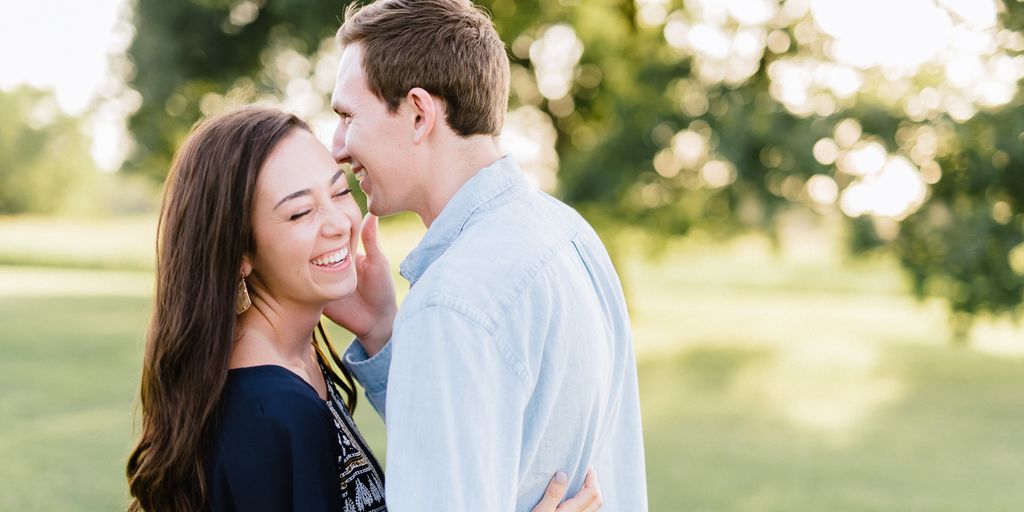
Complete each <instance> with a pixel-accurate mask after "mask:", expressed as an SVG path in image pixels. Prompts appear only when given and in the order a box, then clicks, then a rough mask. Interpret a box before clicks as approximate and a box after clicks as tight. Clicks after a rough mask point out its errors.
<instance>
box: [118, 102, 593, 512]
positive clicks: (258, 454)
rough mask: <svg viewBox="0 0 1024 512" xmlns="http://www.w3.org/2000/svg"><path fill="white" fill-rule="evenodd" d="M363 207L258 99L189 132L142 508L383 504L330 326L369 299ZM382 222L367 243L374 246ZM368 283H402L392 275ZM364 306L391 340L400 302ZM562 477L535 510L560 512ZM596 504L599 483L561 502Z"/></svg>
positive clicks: (146, 411) (311, 140)
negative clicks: (362, 261)
mask: <svg viewBox="0 0 1024 512" xmlns="http://www.w3.org/2000/svg"><path fill="white" fill-rule="evenodd" d="M360 216H361V213H360V210H359V207H358V206H357V205H356V203H355V202H354V201H353V199H352V196H351V193H350V190H349V188H348V184H347V180H346V179H345V176H344V175H343V173H342V172H341V171H339V170H338V169H337V165H336V164H335V163H334V161H333V159H332V158H331V157H330V155H329V153H328V151H327V150H326V148H324V147H323V146H322V145H321V144H320V143H319V141H317V139H316V138H315V137H314V136H313V134H312V133H311V132H310V130H309V127H308V126H307V125H306V124H305V123H304V122H302V121H301V120H299V119H298V118H296V117H295V116H292V115H290V114H286V113H282V112H280V111H277V110H273V109H267V108H260V107H248V108H244V109H241V110H238V111H235V112H232V113H229V114H226V115H223V116H220V117H217V118H214V119H211V120H208V121H205V122H203V123H200V124H199V125H198V127H197V128H196V129H195V130H194V132H193V133H192V134H191V135H190V136H189V138H188V140H187V141H186V142H185V144H184V145H183V146H182V148H181V149H180V150H179V151H178V154H177V155H176V157H175V160H174V163H173V165H172V168H171V172H170V174H169V175H168V178H167V186H166V190H165V195H164V201H163V207H162V211H161V216H160V224H159V238H158V243H157V287H156V300H155V304H154V310H153V317H152V320H151V324H150V331H149V335H148V339H147V343H146V354H145V360H144V363H143V373H142V385H141V401H142V420H143V421H142V434H141V436H140V439H139V441H138V444H137V446H136V447H135V449H134V450H133V451H132V453H131V455H130V457H129V460H128V467H127V475H128V481H129V488H130V492H131V495H132V497H133V499H132V501H131V504H130V505H129V510H159V511H164V510H173V511H186V510H187V511H193V510H245V511H250V510H301V511H320V510H324V511H328V510H329V511H339V512H348V511H349V510H353V511H360V512H370V511H383V510H386V505H385V503H384V482H383V472H382V471H381V469H380V466H379V464H378V463H377V461H376V459H374V457H373V455H372V454H371V453H370V451H369V449H368V448H367V445H366V443H365V441H364V440H363V439H362V437H361V436H360V435H359V432H358V430H357V429H356V426H355V424H354V423H353V421H352V417H351V415H350V414H351V412H352V410H354V407H355V404H356V393H355V385H354V382H353V380H352V378H351V376H350V375H349V374H348V372H347V371H346V370H345V368H344V366H343V365H342V364H341V360H340V358H339V357H338V355H337V353H336V352H335V351H334V350H333V348H332V347H331V345H330V344H329V343H328V342H327V339H326V336H325V335H324V331H323V327H322V326H321V325H320V323H319V321H320V317H321V313H322V312H323V309H324V307H325V306H326V305H327V304H328V303H330V302H332V301H337V300H338V299H342V298H348V299H346V301H343V303H351V304H353V307H357V308H358V307H364V308H366V307H367V304H366V302H365V301H362V302H361V301H360V300H358V299H352V297H354V296H356V295H358V294H355V291H356V287H357V283H358V277H357V272H356V265H354V263H355V259H356V244H357V240H358V239H359V232H360V227H359V224H360ZM375 222H376V221H375V219H374V218H373V217H368V222H367V227H366V229H365V230H364V235H363V240H364V244H372V247H371V248H372V249H373V250H374V251H377V250H378V249H379V248H378V247H377V246H376V237H375V232H376V223H375ZM362 288H363V290H362V293H363V294H365V295H371V296H372V295H376V297H378V298H379V297H381V296H385V297H387V296H388V294H393V293H394V292H393V284H392V283H391V282H390V277H389V276H388V277H384V278H383V279H380V278H378V279H377V282H368V283H363V286H362ZM366 290H370V291H369V292H366ZM378 302H380V301H378ZM387 302H388V301H383V303H387ZM391 302H392V303H393V296H392V299H391ZM336 304H337V303H336ZM367 315H368V317H371V318H372V319H373V322H368V330H369V329H371V328H372V330H373V331H375V332H374V334H375V335H381V336H385V339H386V337H389V336H390V332H386V331H387V330H388V329H389V328H390V324H391V320H392V319H393V315H394V311H393V308H390V310H389V308H384V309H383V310H377V311H374V310H372V308H370V309H367ZM369 324H372V325H369ZM339 390H340V392H339ZM342 394H344V397H342V396H341V395H342ZM424 470H427V469H426V468H425V469H424ZM565 480H566V479H565V478H564V474H563V473H559V475H557V476H556V477H555V478H553V479H552V482H551V485H550V486H549V488H548V492H547V493H546V494H545V497H544V499H543V500H542V501H541V503H540V504H538V506H537V508H536V509H535V510H537V511H540V510H556V508H555V507H556V505H557V504H558V502H559V501H560V499H561V498H562V496H563V495H564V492H565V486H566V483H565ZM599 506H600V491H599V490H598V489H597V486H596V481H594V479H593V478H591V477H588V484H587V486H586V487H585V488H584V490H583V491H581V493H580V495H578V496H576V497H575V498H573V499H571V500H569V501H567V502H566V503H565V504H563V505H562V506H560V507H558V509H557V510H596V508H597V507H599Z"/></svg>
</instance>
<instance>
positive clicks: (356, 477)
mask: <svg viewBox="0 0 1024 512" xmlns="http://www.w3.org/2000/svg"><path fill="white" fill-rule="evenodd" d="M319 363H320V371H321V372H323V374H324V382H326V384H327V408H328V409H329V410H330V411H331V416H332V418H333V420H334V431H335V432H336V433H337V445H338V460H337V466H338V479H339V481H340V482H339V483H340V490H341V501H342V503H343V504H344V512H386V511H387V506H386V505H385V504H384V472H383V471H381V469H380V465H379V464H378V463H377V460H376V459H374V458H373V454H372V453H370V448H369V446H368V445H367V444H366V440H364V439H363V437H362V435H360V434H359V430H358V429H357V428H356V424H355V421H353V420H352V416H351V415H349V413H348V410H347V409H345V405H344V403H343V402H342V401H341V397H340V396H339V395H338V391H337V390H336V389H335V388H334V384H332V383H331V380H330V375H329V374H328V373H327V370H326V368H324V363H323V362H322V361H319Z"/></svg>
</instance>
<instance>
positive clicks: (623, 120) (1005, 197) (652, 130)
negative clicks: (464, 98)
mask: <svg viewBox="0 0 1024 512" xmlns="http://www.w3.org/2000/svg"><path fill="white" fill-rule="evenodd" d="M343 3H344V2H342V3H339V2H337V1H326V0H318V1H303V2H299V1H297V0H293V1H289V0H274V1H266V2H259V3H257V5H259V6H260V7H259V11H258V15H257V16H256V17H255V19H254V20H252V21H251V22H249V23H243V24H240V25H239V24H232V23H231V22H230V19H231V12H232V9H233V8H235V7H236V6H237V5H238V3H237V2H234V1H233V0H191V1H183V2H163V1H160V0H139V1H138V2H137V5H136V11H135V17H134V23H135V26H136V34H137V35H136V38H135V42H134V43H133V45H132V46H131V48H130V51H129V54H130V58H131V60H132V61H133V63H134V68H135V71H134V74H133V76H132V77H131V81H130V83H131V86H132V87H134V88H136V89H137V90H138V91H139V92H140V93H141V94H142V98H143V102H142V107H141V108H140V109H139V111H138V112H137V113H136V114H135V115H134V116H133V117H132V119H131V131H132V133H133V134H134V135H135V137H136V139H137V141H138V143H139V145H138V151H137V152H136V153H135V154H134V155H133V156H132V158H131V159H130V161H129V162H128V164H127V166H126V167H127V169H128V170H130V171H131V172H135V173H141V174H144V175H148V176H151V177H153V178H154V179H157V180H159V179H160V178H161V177H162V175H163V174H164V173H165V172H166V169H167V164H168V161H169V158H170V157H171V155H172V153H173V149H174V148H175V147H176V145H177V144H178V142H179V141H180V139H181V137H182V136H183V135H184V134H185V133H186V132H187V130H188V128H189V127H190V126H191V124H192V123H193V122H194V120H195V119H197V118H198V117H200V116H201V114H202V103H203V99H204V96H207V95H208V94H209V93H215V94H219V95H221V96H226V95H229V94H231V93H233V94H235V95H236V97H241V98H242V99H246V98H254V97H257V96H259V95H261V94H271V95H274V94H278V95H279V94H280V93H281V91H280V90H276V89H275V87H278V85H277V84H275V83H274V82H273V81H272V80H269V79H268V78H267V73H266V72H265V68H266V66H267V65H268V60H269V57H268V53H267V51H268V49H272V48H279V47H282V46H286V47H290V48H293V49H295V50H296V51H298V52H299V53H301V54H304V55H309V54H312V53H314V52H315V51H317V50H319V49H321V48H323V47H324V45H328V46H329V45H330V44H331V43H330V38H331V36H332V35H333V33H334V31H335V30H336V29H337V27H338V26H339V20H340V19H341V17H342V12H343V7H344V6H343V5H342V4H343ZM479 3H480V4H481V5H483V6H484V7H485V8H487V9H488V11H489V12H491V13H492V15H493V19H494V22H495V25H496V26H497V28H498V30H499V33H500V34H501V35H502V37H503V38H504V39H505V41H506V42H507V43H508V45H509V48H510V54H511V56H512V57H513V67H514V68H515V69H520V68H521V69H525V70H527V71H529V70H532V68H533V66H534V64H535V63H533V62H532V61H531V60H530V56H529V55H528V52H526V51H524V50H523V48H525V46H524V41H525V42H526V44H528V42H529V41H530V40H531V39H533V38H536V37H538V36H539V35H540V34H541V33H542V32H543V31H544V29H545V28H547V27H549V26H551V25H552V24H555V23H567V24H569V25H570V26H572V27H573V29H574V30H575V33H576V35H577V37H578V38H579V40H580V41H581V42H582V44H583V47H584V51H583V54H582V57H581V59H580V62H579V65H578V67H577V72H576V77H575V80H574V83H573V86H572V88H571V90H570V94H569V98H570V99H571V102H572V108H571V111H570V112H569V113H566V112H565V110H566V109H565V108H564V105H563V106H558V105H555V107H558V108H553V107H552V101H549V100H546V99H543V98H541V97H539V96H538V95H537V94H536V91H532V92H531V91H530V90H529V87H526V88H523V87H518V88H517V87H514V88H513V89H514V90H513V93H514V94H513V98H512V105H511V106H512V108H515V107H517V106H520V105H523V104H535V105H537V106H538V107H540V108H541V109H542V110H544V111H545V112H546V113H548V114H549V115H550V116H551V118H552V119H553V120H554V126H555V128H556V129H557V133H558V139H557V150H558V155H559V159H560V165H559V173H558V194H560V195H561V196H562V197H563V198H564V199H565V200H567V201H568V202H569V203H571V204H573V205H574V206H576V207H577V208H579V209H581V210H583V211H585V212H587V214H588V215H589V216H590V217H591V218H592V219H594V220H595V221H596V222H599V223H603V224H606V225H607V224H615V223H626V224H632V225H642V226H644V227H646V228H648V229H650V230H652V231H654V232H658V233H662V234H666V235H671V234H681V233H687V232H689V231H690V230H692V229H694V228H699V229H701V230H705V231H710V232H713V233H715V234H716V235H721V236H728V235H730V234H735V233H738V232H742V231H744V230H749V229H756V230H764V231H767V232H769V233H772V232H774V230H775V229H776V227H777V222H778V214H779V213H780V212H784V211H787V210H788V209H791V208H793V207H804V206H806V203H808V202H809V201H808V200H807V198H806V197H800V194H794V193H787V192H784V191H783V190H782V189H783V188H784V187H783V186H781V185H780V184H785V183H786V180H787V179H789V178H791V177H793V178H796V179H797V180H799V181H798V182H796V181H794V183H799V184H802V183H803V182H804V181H805V180H807V178H809V177H811V176H812V175H815V174H824V175H827V176H832V177H833V178H835V180H836V181H837V182H839V183H840V185H842V184H843V183H844V179H845V181H846V182H848V181H849V179H848V177H844V176H842V175H841V174H840V173H839V172H838V171H836V170H835V169H834V168H832V166H825V165H822V164H821V163H819V162H818V161H817V160H816V159H815V157H814V156H813V154H812V146H813V145H814V143H815V141H817V140H819V139H821V138H823V137H828V136H830V135H831V134H832V133H833V131H834V129H835V127H836V125H837V124H838V123H839V122H840V121H842V120H843V119H848V118H849V119H855V120H857V121H858V122H859V124H860V125H861V126H862V127H863V133H864V135H865V137H869V138H871V139H872V140H877V141H880V142H881V143H882V144H883V145H884V146H885V147H886V149H887V150H888V151H889V152H891V153H894V154H895V153H898V152H900V151H901V150H903V151H905V150H906V148H905V147H902V146H904V144H901V142H900V141H899V136H898V133H899V131H900V129H903V128H905V129H914V128H915V127H920V126H925V125H927V126H929V127H933V128H935V129H936V130H939V131H942V133H945V134H947V135H948V137H949V140H950V141H952V143H951V145H948V147H944V149H943V151H942V152H941V153H940V154H938V155H937V156H936V161H937V163H938V164H939V165H940V166H941V169H942V179H941V180H940V181H939V182H938V183H937V184H935V185H934V186H933V187H931V190H930V196H929V198H928V200H927V202H926V204H925V205H924V206H923V207H921V208H920V209H919V210H917V211H916V213H913V214H912V215H909V216H908V217H907V218H905V219H900V220H901V222H900V223H899V225H898V227H897V229H898V234H897V235H896V236H892V234H891V231H892V230H891V227H890V229H888V230H883V232H881V233H880V232H879V229H878V223H877V222H876V221H875V220H873V219H870V218H867V217H860V218H855V219H851V220H850V221H849V223H848V225H849V229H848V232H849V239H848V247H849V249H850V251H851V252H853V253H862V252H866V251H875V250H882V251H889V252H892V253H894V254H896V255H897V256H898V257H899V260H900V261H901V263H902V264H903V267H904V269H905V270H906V272H907V275H908V276H909V277H910V278H911V280H912V281H913V283H914V287H913V289H914V290H915V292H916V293H918V294H919V295H920V296H922V297H923V296H928V295H932V296H939V297H943V298H944V299H946V300H947V302H948V304H949V306H950V308H951V311H953V312H954V315H953V316H952V318H953V319H954V320H955V327H956V332H957V333H958V334H960V335H962V334H963V333H965V332H966V329H967V327H968V326H969V323H970V318H971V317H972V315H973V314H976V313H979V312H1000V313H1002V312H1010V313H1013V314H1017V313H1018V312H1019V311H1020V304H1021V300H1022V297H1024V295H1022V293H1024V276H1022V274H1024V262H1021V263H1019V264H1018V265H1017V268H1016V270H1015V269H1014V266H1013V265H1011V260H1012V259H1013V256H1012V255H1011V252H1012V250H1013V249H1014V248H1015V247H1018V246H1019V244H1020V243H1021V242H1022V241H1024V216H1022V215H1021V213H1020V212H1021V211H1022V208H1024V205H1022V204H1021V200H1022V199H1021V198H1024V172H1022V168H1024V167H1022V166H1024V149H1022V145H1021V144H1020V137H1021V134H1022V133H1024V111H1022V110H1021V109H1019V108H1016V106H1017V105H1018V104H1019V101H1018V100H1019V94H1018V98H1017V100H1015V101H1014V102H1012V103H1011V104H1010V105H1007V106H1005V107H1003V108H1000V109H996V110H989V111H982V112H980V113H978V114H977V115H975V116H973V117H972V118H970V119H969V120H967V121H965V122H957V121H954V120H953V119H951V118H950V117H949V116H948V115H945V114H942V113H939V114H938V115H932V116H929V117H928V118H926V119H919V120H910V119H907V116H906V114H904V113H903V112H902V111H900V110H899V109H894V108H892V106H891V105H887V104H886V103H885V102H882V101H879V100H878V99H877V94H876V92H877V91H873V90H871V87H869V86H865V88H864V89H865V90H864V91H862V92H861V93H859V94H858V95H857V96H856V97H855V99H854V101H850V102H846V103H844V104H842V105H840V107H839V108H838V109H837V111H836V112H835V113H833V114H831V115H827V116H816V115H810V116H805V117H802V116H797V115H794V114H793V113H791V112H789V111H788V110H787V109H786V108H783V106H782V105H781V104H779V103H778V102H777V101H776V100H775V99H773V97H772V96H771V95H770V94H769V89H770V87H771V78H770V77H769V75H768V71H767V70H768V68H769V66H770V64H771V63H772V62H773V61H774V60H776V59H779V58H782V57H792V56H794V55H800V54H806V55H808V56H814V55H816V52H817V53H820V51H819V50H815V48H813V47H811V46H808V45H800V44H796V43H794V44H792V45H790V48H789V49H788V50H786V51H785V52H782V53H781V54H775V53H772V52H769V51H766V52H764V56H763V57H762V60H761V62H760V64H759V67H758V69H757V71H756V72H755V73H754V74H753V76H751V77H750V78H749V79H747V80H745V81H743V82H742V83H740V84H733V85H729V84H726V83H719V84H717V85H700V83H699V82H698V81H696V80H694V79H693V77H692V75H693V69H692V68H693V59H692V58H691V57H688V56H686V55H681V54H680V53H679V52H677V51H675V50H674V49H673V48H672V47H671V45H669V44H668V43H667V42H666V37H665V36H664V35H663V34H662V31H661V29H660V27H654V28H651V27H646V26H643V25H642V24H639V23H638V22H637V10H636V4H635V3H634V2H633V1H626V0H588V1H586V2H577V1H571V2H570V1H562V2H538V1H525V2H513V1H511V0H492V1H483V2H479ZM690 7H691V6H690V4H688V3H685V2H678V1H676V2H670V3H669V4H668V8H669V9H671V10H676V11H678V13H682V14H684V15H685V14H686V13H687V11H688V9H689V8H690ZM1001 10H1002V12H1001V13H1000V15H999V16H1000V18H999V23H1000V25H1001V26H1002V27H1004V28H1006V29H1008V30H1019V29H1020V28H1021V26H1022V24H1024V7H1022V6H1021V4H1020V3H1019V2H1005V5H1003V7H1002V9H1001ZM795 25H796V22H793V23H791V24H790V25H789V26H783V27H779V28H778V29H777V30H779V31H781V32H783V33H785V34H787V35H788V37H789V38H790V39H791V40H793V41H795V40H796V39H797V38H796V37H795V35H794V32H795V31H796V30H797V27H796V26H795ZM925 85H927V84H926V83H920V84H917V83H915V87H918V88H920V87H924V86H925ZM694 88H697V89H694ZM691 89H693V90H691ZM688 92H689V93H691V94H692V93H694V92H696V93H697V94H700V95H703V97H704V98H706V101H707V108H706V109H705V110H706V111H705V112H704V113H701V114H699V115H693V113H692V112H691V113H689V114H688V113H687V112H686V109H684V108H681V107H680V97H681V96H682V95H685V94H686V93H688ZM695 121H696V122H697V123H698V125H696V126H700V127H701V128H702V129H704V130H706V131H708V132H710V133H712V134H713V135H712V137H711V140H712V144H713V147H712V148H711V149H712V151H713V152H714V154H715V156H716V157H717V158H722V159H725V160H727V161H728V162H730V163H731V164H732V165H733V166H734V167H735V172H736V179H735V182H734V183H732V184H730V185H729V186H726V187H722V188H717V189H710V188H707V187H704V188H701V187H690V186H686V183H685V182H686V180H687V179H691V178H692V176H690V177H689V178H687V177H686V176H685V172H684V173H682V174H680V175H679V176H677V177H675V178H674V179H669V178H666V177H664V176H663V175H659V173H657V172H655V171H654V163H653V162H654V159H655V157H656V155H657V154H658V152H659V151H660V150H661V149H662V148H664V147H665V146H667V145H668V144H669V141H668V137H669V136H670V135H671V134H672V133H675V132H676V131H678V130H681V129H685V128H687V127H688V126H689V127H693V126H695V125H694V124H693V123H694V122H695ZM791 181H792V180H791ZM644 187H647V189H648V192H651V191H653V192H655V193H656V195H657V200H656V201H653V202H652V201H650V200H643V194H644V193H645V192H644ZM996 203H1000V205H999V206H998V207H996V206H995V205H996ZM994 207H996V208H998V209H1000V213H999V215H994V214H993V208H994ZM1007 207H1008V208H1009V213H1008V214H1007ZM818 209H819V210H820V208H818ZM834 210H835V209H834V208H833V213H835V211H834ZM887 232H889V234H886V233H887ZM1019 258H1024V254H1022V255H1020V256H1019V257H1018V259H1019Z"/></svg>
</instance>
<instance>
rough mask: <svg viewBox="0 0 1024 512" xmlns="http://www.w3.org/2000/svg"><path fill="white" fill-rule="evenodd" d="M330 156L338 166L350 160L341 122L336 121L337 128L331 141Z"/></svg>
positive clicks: (343, 124)
mask: <svg viewBox="0 0 1024 512" xmlns="http://www.w3.org/2000/svg"><path fill="white" fill-rule="evenodd" d="M331 156H333V157H334V161H335V162H338V163H339V164H343V163H346V162H348V161H349V160H351V158H352V157H351V155H349V154H348V148H347V147H346V146H345V123H343V122H341V121H338V126H337V127H336V128H335V129H334V138H333V139H331Z"/></svg>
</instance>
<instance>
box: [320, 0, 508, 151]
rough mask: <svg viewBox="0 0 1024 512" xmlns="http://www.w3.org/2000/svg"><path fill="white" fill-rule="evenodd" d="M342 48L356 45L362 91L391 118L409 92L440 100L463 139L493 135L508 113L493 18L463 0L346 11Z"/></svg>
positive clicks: (400, 1)
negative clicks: (376, 100)
mask: <svg viewBox="0 0 1024 512" xmlns="http://www.w3.org/2000/svg"><path fill="white" fill-rule="evenodd" d="M337 40H338V42H339V43H340V44H341V46H342V47H344V46H347V45H349V44H353V43H360V44H362V47H363V59H362V66H363V72H364V74H365V76H366V82H367V86H368V87H369V89H370V91H371V92H373V94H375V95H376V96H377V97H378V98H380V99H381V100H383V101H384V102H385V103H386V104H387V106H388V110H389V111H390V112H392V113H394V112H395V111H397V110H398V106H399V104H400V103H401V102H402V100H403V99H404V98H405V96H406V94H407V93H408V92H409V90H410V89H412V88H414V87H421V88H423V89H424V90H426V91H427V92H429V93H430V94H432V95H434V96H437V97H439V98H441V99H442V100H443V101H444V103H445V107H446V110H447V118H448V125H449V126H451V128H452V130H454V131H455V132H456V133H458V134H459V135H461V136H463V137H468V136H470V135H477V134H480V135H497V134H498V133H499V132H500V131H501V125H502V123H503V122H504V118H505V110H506V109H508V89H509V63H508V55H506V53H505V44H504V43H503V42H502V41H501V38H499V37H498V32H497V31H496V30H495V29H494V25H493V24H492V23H491V19H490V17H489V16H488V15H487V13H486V12H484V11H483V10H481V9H480V8H479V7H477V6H475V5H473V4H472V3H471V2H469V1H468V0H378V1H376V2H373V3H371V4H369V5H366V6H364V7H362V8H357V7H355V5H354V4H353V5H350V6H349V7H348V9H347V10H346V11H345V23H343V24H342V26H341V28H340V29H338V34H337Z"/></svg>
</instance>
